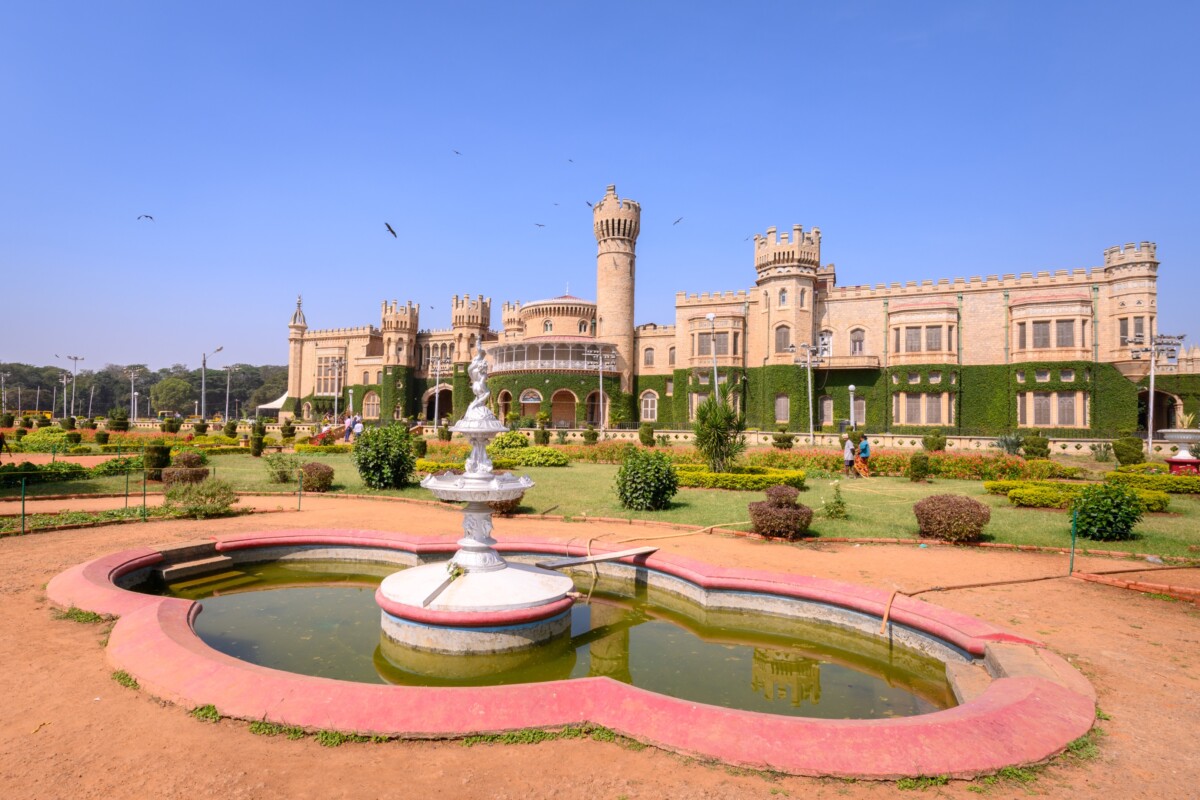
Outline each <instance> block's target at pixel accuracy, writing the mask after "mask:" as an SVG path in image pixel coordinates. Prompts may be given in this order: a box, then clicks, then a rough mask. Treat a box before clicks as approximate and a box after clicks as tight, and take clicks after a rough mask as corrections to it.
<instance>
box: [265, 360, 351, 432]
mask: <svg viewBox="0 0 1200 800" xmlns="http://www.w3.org/2000/svg"><path fill="white" fill-rule="evenodd" d="M345 363H346V359H344V358H342V357H341V356H338V357H337V358H335V359H333V368H334V369H335V370H336V372H335V373H334V375H333V424H334V425H336V424H337V420H338V400H340V399H341V398H342V367H343V366H344V365H345ZM255 416H256V417H257V413H256V414H255Z"/></svg>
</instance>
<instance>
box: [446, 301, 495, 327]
mask: <svg viewBox="0 0 1200 800" xmlns="http://www.w3.org/2000/svg"><path fill="white" fill-rule="evenodd" d="M450 324H451V325H452V326H454V327H455V328H489V327H491V324H492V298H490V297H488V298H485V297H484V296H483V295H476V297H475V299H474V300H472V299H471V296H470V295H469V294H464V295H463V296H462V297H459V296H458V295H454V297H453V298H451V300H450Z"/></svg>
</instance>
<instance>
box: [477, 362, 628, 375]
mask: <svg viewBox="0 0 1200 800" xmlns="http://www.w3.org/2000/svg"><path fill="white" fill-rule="evenodd" d="M598 369H599V365H598V364H597V363H596V362H595V361H594V360H593V361H587V360H584V359H567V358H561V359H560V358H527V359H525V360H524V361H503V362H500V363H498V364H493V365H492V367H491V371H492V373H493V374H494V373H497V372H521V371H528V370H576V371H579V372H591V373H593V374H594V373H596V372H597V371H598ZM604 371H605V372H616V368H615V367H614V366H613V365H612V364H611V363H607V362H606V363H605V365H604Z"/></svg>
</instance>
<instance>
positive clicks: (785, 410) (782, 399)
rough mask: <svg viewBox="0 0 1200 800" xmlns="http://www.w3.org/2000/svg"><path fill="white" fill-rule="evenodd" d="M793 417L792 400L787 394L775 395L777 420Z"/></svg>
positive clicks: (781, 420)
mask: <svg viewBox="0 0 1200 800" xmlns="http://www.w3.org/2000/svg"><path fill="white" fill-rule="evenodd" d="M791 417H792V402H791V400H790V399H789V398H788V396H787V395H786V394H777V395H775V421H776V422H787V421H788V420H789V419H791Z"/></svg>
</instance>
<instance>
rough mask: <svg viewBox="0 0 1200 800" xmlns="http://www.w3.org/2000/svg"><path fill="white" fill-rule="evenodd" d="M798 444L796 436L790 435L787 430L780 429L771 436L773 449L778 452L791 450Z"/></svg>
mask: <svg viewBox="0 0 1200 800" xmlns="http://www.w3.org/2000/svg"><path fill="white" fill-rule="evenodd" d="M795 444H796V434H794V433H788V432H787V428H784V427H780V428H779V430H778V431H777V432H776V433H773V434H772V435H771V447H774V448H775V449H776V450H791V449H792V447H794V446H795Z"/></svg>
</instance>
